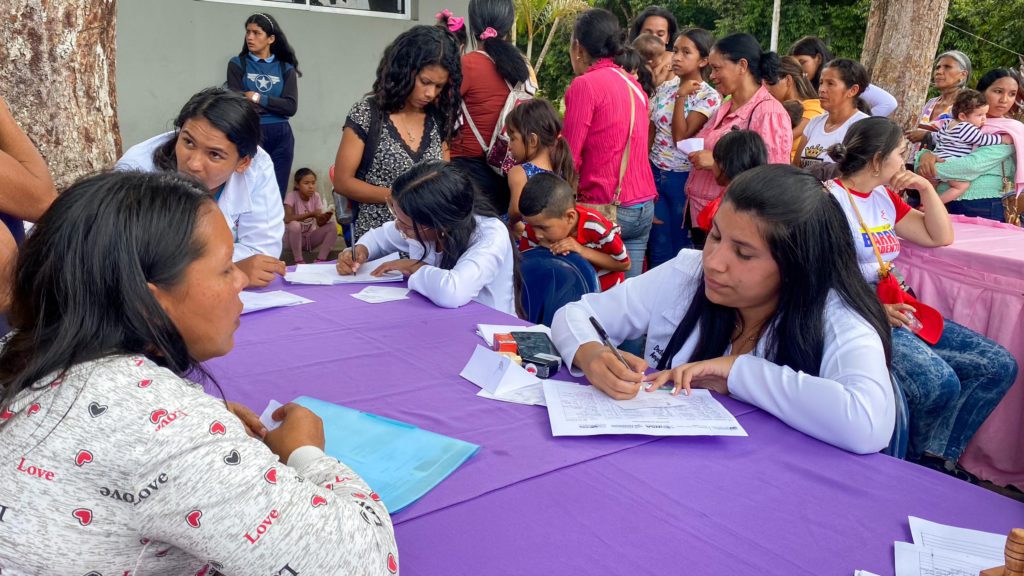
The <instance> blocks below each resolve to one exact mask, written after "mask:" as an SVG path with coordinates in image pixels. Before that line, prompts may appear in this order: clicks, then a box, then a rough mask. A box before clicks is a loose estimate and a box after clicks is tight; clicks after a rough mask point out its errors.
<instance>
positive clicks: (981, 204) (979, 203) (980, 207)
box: [946, 198, 1003, 222]
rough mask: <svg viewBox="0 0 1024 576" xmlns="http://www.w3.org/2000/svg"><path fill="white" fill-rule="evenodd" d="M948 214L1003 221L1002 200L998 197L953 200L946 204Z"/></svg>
mask: <svg viewBox="0 0 1024 576" xmlns="http://www.w3.org/2000/svg"><path fill="white" fill-rule="evenodd" d="M946 210H947V211H948V212H949V213H950V214H963V215H964V216H977V217H979V218H988V219H989V220H995V221H996V222H1002V221H1003V201H1002V199H1000V198H982V199H980V200H953V201H952V202H950V203H949V204H946Z"/></svg>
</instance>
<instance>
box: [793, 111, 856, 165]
mask: <svg viewBox="0 0 1024 576" xmlns="http://www.w3.org/2000/svg"><path fill="white" fill-rule="evenodd" d="M828 116H829V115H828V112H826V113H824V114H822V115H820V116H816V117H814V118H812V119H811V121H810V122H808V123H807V127H806V128H804V136H806V137H807V142H806V143H805V144H804V149H803V150H801V151H800V167H801V168H805V169H806V168H810V167H811V166H814V165H815V164H816V163H826V164H831V163H833V162H835V161H834V160H832V158H830V157H829V155H828V149H829V147H831V146H832V145H834V144H839V143H840V142H842V141H843V138H846V131H847V130H849V129H850V126H853V124H854V122H856V121H858V120H863V119H864V118H870V116H868V115H867V114H865V113H863V112H861V111H859V110H858V111H857V112H856V113H854V115H853V116H850V118H849V119H847V121H846V122H843V125H842V126H840V127H839V128H836V129H835V130H833V131H831V132H826V131H825V123H826V122H828Z"/></svg>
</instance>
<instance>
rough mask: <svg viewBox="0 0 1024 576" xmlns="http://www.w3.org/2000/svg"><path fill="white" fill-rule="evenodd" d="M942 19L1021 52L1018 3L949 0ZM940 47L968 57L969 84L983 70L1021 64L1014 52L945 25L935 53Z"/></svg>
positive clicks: (1023, 40) (1022, 23) (1023, 38)
mask: <svg viewBox="0 0 1024 576" xmlns="http://www.w3.org/2000/svg"><path fill="white" fill-rule="evenodd" d="M946 21H947V22H948V23H950V24H953V25H954V26H957V27H959V28H962V29H964V30H967V31H969V32H972V33H974V34H976V35H978V36H981V37H982V38H984V39H986V40H988V41H989V42H993V43H995V44H999V45H1000V46H1003V47H1005V48H1008V49H1010V50H1012V51H1014V52H1017V53H1019V54H1024V18H1021V4H1020V3H1019V2H1014V1H1009V2H1006V1H1001V2H997V1H995V0H952V1H951V2H950V4H949V14H948V15H947V16H946ZM944 50H960V51H962V52H964V53H965V54H967V55H968V56H969V57H970V58H971V63H972V64H973V66H974V74H972V76H971V81H970V85H971V86H973V85H974V84H975V83H976V82H977V81H978V78H980V77H981V76H982V75H983V74H984V73H985V72H987V71H989V70H991V69H993V68H1017V67H1019V66H1020V65H1021V61H1020V59H1019V58H1018V56H1016V55H1015V54H1012V53H1010V52H1007V51H1006V50H1003V49H1001V48H998V47H996V46H993V45H992V44H989V43H988V42H984V41H982V40H978V39H977V38H975V37H973V36H970V35H968V34H964V33H963V32H960V31H957V30H955V29H954V28H952V27H950V26H946V28H945V29H944V30H943V31H942V38H941V40H939V52H942V51H944Z"/></svg>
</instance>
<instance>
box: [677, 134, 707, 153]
mask: <svg viewBox="0 0 1024 576" xmlns="http://www.w3.org/2000/svg"><path fill="white" fill-rule="evenodd" d="M676 148H678V149H679V151H680V152H682V153H683V154H693V153H694V152H700V151H701V150H703V149H704V139H703V138H687V139H686V140H680V141H679V142H676Z"/></svg>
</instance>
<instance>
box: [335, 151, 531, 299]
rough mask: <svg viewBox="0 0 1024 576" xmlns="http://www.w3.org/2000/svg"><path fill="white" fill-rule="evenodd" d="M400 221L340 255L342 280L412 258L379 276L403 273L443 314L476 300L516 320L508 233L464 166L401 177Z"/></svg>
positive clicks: (393, 201)
mask: <svg viewBox="0 0 1024 576" xmlns="http://www.w3.org/2000/svg"><path fill="white" fill-rule="evenodd" d="M386 205H387V209H388V210H390V211H391V213H392V216H393V218H394V220H393V221H392V222H388V223H386V224H384V225H382V226H381V227H379V228H376V229H374V230H371V231H369V232H368V233H366V234H364V235H363V236H362V237H360V238H359V240H358V242H356V244H355V246H354V247H352V248H348V249H346V250H345V251H344V252H342V253H341V254H340V255H339V256H338V266H337V268H338V274H342V275H347V274H353V273H355V272H356V271H357V270H358V269H359V267H360V266H361V265H362V264H363V263H365V262H367V261H368V260H375V259H377V258H380V257H382V256H386V255H388V254H394V253H396V252H405V253H407V254H409V258H405V259H400V260H394V261H391V262H385V263H384V264H382V265H381V266H380V267H379V268H377V269H376V270H374V271H373V274H374V275H380V274H384V273H386V272H390V271H392V270H397V271H399V272H401V273H402V274H404V275H405V276H407V277H408V278H409V288H410V289H412V290H415V291H417V292H419V293H420V294H423V295H424V296H426V297H427V298H429V299H430V301H431V302H433V303H434V304H437V305H438V306H441V307H443V308H458V307H459V306H464V305H466V304H468V303H469V302H470V301H471V300H475V301H477V302H479V303H481V304H483V305H485V306H490V307H491V308H494V309H495V310H500V311H502V312H506V313H508V314H513V315H514V314H516V287H515V286H516V282H515V276H516V270H515V268H516V260H515V253H514V252H513V250H512V240H511V238H510V236H509V233H508V228H507V227H506V226H505V224H504V223H503V222H502V221H501V220H499V219H498V218H497V214H496V213H495V212H494V210H493V208H492V207H491V206H490V203H489V202H487V201H486V200H484V199H483V198H482V197H481V196H480V195H479V193H477V192H476V190H475V189H474V187H473V185H472V183H471V182H470V181H469V179H468V178H467V177H466V175H465V174H463V172H462V171H461V170H459V169H458V168H456V167H454V166H452V165H450V164H447V163H445V162H441V161H439V160H430V161H427V162H421V163H419V164H417V165H415V166H413V167H412V168H411V169H410V170H408V171H407V172H405V173H404V174H402V175H401V176H399V177H398V178H397V179H396V180H395V182H394V186H393V188H392V191H391V196H390V197H389V198H388V199H387V204H386Z"/></svg>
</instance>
